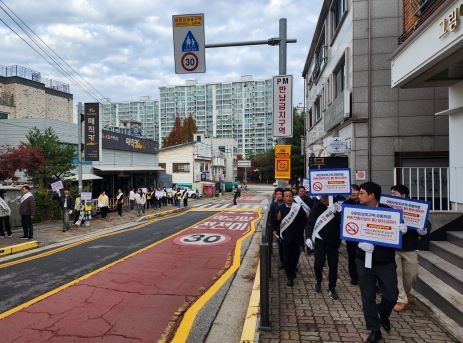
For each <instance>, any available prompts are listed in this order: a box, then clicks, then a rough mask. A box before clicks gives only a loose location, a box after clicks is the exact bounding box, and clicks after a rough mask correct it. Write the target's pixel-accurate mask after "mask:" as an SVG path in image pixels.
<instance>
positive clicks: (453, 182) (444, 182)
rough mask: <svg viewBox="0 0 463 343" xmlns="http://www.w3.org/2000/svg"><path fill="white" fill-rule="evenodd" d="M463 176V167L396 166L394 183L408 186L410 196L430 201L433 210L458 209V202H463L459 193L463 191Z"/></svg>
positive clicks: (462, 196)
mask: <svg viewBox="0 0 463 343" xmlns="http://www.w3.org/2000/svg"><path fill="white" fill-rule="evenodd" d="M458 175H460V177H458ZM462 178H463V168H449V167H397V168H394V184H398V183H401V184H403V185H405V186H407V187H408V189H409V190H410V198H414V199H417V200H424V201H429V202H430V203H431V208H430V210H431V211H458V203H459V202H460V204H461V203H463V195H459V194H461V193H462V192H463V179H462ZM459 197H460V198H462V199H460V200H461V201H459ZM460 210H461V206H460Z"/></svg>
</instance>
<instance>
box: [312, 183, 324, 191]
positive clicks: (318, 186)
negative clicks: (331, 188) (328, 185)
mask: <svg viewBox="0 0 463 343" xmlns="http://www.w3.org/2000/svg"><path fill="white" fill-rule="evenodd" d="M322 189H323V185H322V183H321V182H315V183H314V184H313V190H314V191H316V192H320V191H321V190H322Z"/></svg>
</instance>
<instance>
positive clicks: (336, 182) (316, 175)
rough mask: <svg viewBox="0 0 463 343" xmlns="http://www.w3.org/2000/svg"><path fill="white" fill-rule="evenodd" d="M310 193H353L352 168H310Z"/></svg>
mask: <svg viewBox="0 0 463 343" xmlns="http://www.w3.org/2000/svg"><path fill="white" fill-rule="evenodd" d="M309 180H310V181H309V182H310V193H311V194H312V195H341V194H342V195H347V194H351V188H350V185H351V182H350V169H349V168H341V169H310V170H309Z"/></svg>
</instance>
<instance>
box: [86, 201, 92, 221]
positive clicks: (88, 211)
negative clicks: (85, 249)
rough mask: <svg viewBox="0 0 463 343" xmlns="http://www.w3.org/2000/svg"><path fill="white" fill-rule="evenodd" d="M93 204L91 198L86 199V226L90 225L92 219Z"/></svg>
mask: <svg viewBox="0 0 463 343" xmlns="http://www.w3.org/2000/svg"><path fill="white" fill-rule="evenodd" d="M92 211H93V206H92V202H91V201H90V200H86V201H85V205H84V222H85V226H90V220H91V219H92Z"/></svg>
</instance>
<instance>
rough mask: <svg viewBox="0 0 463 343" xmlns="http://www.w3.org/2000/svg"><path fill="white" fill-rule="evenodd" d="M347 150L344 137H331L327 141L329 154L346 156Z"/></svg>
mask: <svg viewBox="0 0 463 343" xmlns="http://www.w3.org/2000/svg"><path fill="white" fill-rule="evenodd" d="M346 148H347V145H346V140H345V139H344V138H342V137H330V138H328V139H327V146H326V152H327V153H328V154H344V153H345V152H346Z"/></svg>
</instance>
